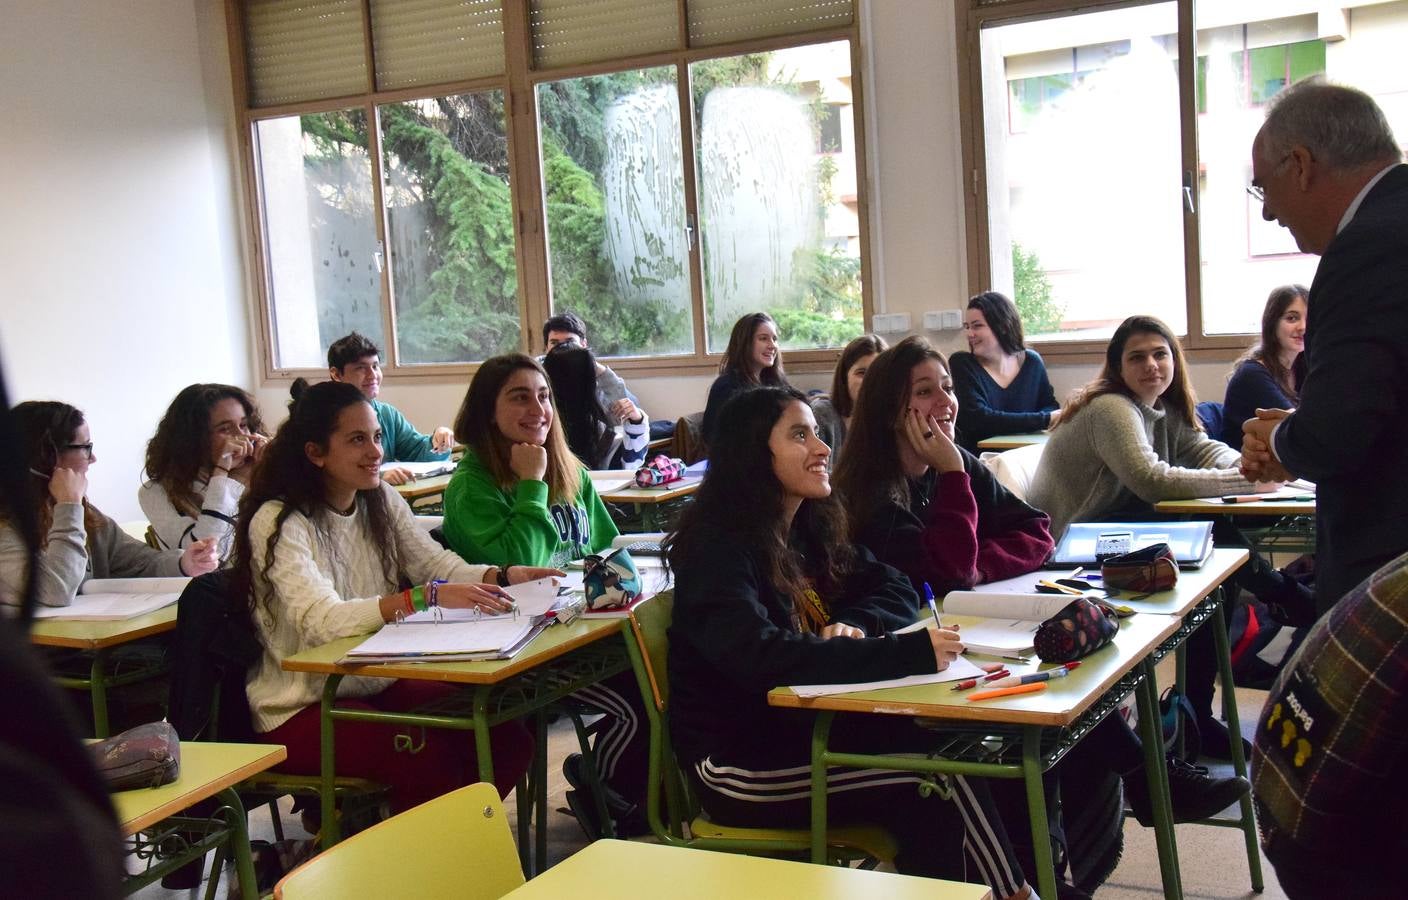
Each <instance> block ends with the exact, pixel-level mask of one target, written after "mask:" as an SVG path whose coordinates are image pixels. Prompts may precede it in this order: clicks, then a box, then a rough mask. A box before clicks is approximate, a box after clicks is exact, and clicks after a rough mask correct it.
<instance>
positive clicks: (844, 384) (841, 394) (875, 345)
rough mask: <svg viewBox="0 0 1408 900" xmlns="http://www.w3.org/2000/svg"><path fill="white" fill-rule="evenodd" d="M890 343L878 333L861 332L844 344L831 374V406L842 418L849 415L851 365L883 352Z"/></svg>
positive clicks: (850, 408) (847, 417) (850, 410)
mask: <svg viewBox="0 0 1408 900" xmlns="http://www.w3.org/2000/svg"><path fill="white" fill-rule="evenodd" d="M889 346H890V345H889V344H887V343H885V339H884V338H882V337H881V336H880V335H878V334H863V335H861V336H860V337H858V338H856V339H854V340H852V341H851V342H850V343H849V344H847V345H846V349H844V350H842V351H841V358H840V359H838V360H836V371H835V372H834V373H832V375H831V406H832V408H834V409H835V410H836V414H837V415H839V416H841V417H842V418H845V419H849V418H850V417H851V412H852V405H851V385H850V381H849V379H850V377H851V367H852V366H854V365H855V364H856V361H857V360H860V359H863V358H864V357H867V356H870V355H871V354H873V353H883V352H885V350H886V349H888V347H889Z"/></svg>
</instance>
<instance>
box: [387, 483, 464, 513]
mask: <svg viewBox="0 0 1408 900" xmlns="http://www.w3.org/2000/svg"><path fill="white" fill-rule="evenodd" d="M452 477H453V476H452V475H450V474H445V475H434V476H432V477H430V478H417V479H416V480H415V481H408V482H406V483H405V484H398V485H394V487H395V488H396V493H398V494H400V495H401V496H402V497H403V498H405V500H406V502H407V503H409V504H410V505H411V509H413V510H415V512H416V513H417V514H418V515H424V516H432V515H433V516H438V515H441V514H442V513H443V511H444V509H445V487H446V486H447V485H448V484H449V483H450V478H452Z"/></svg>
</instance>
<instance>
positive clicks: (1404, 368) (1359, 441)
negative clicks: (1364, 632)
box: [1276, 165, 1408, 612]
mask: <svg viewBox="0 0 1408 900" xmlns="http://www.w3.org/2000/svg"><path fill="white" fill-rule="evenodd" d="M1309 307H1310V310H1309V318H1308V321H1307V323H1306V351H1305V353H1306V359H1307V361H1308V365H1307V371H1306V377H1305V382H1304V384H1303V386H1302V390H1301V397H1300V406H1299V407H1298V408H1297V410H1296V413H1295V415H1293V416H1291V417H1290V418H1288V419H1287V420H1286V421H1285V423H1284V424H1283V425H1282V426H1281V428H1280V431H1279V432H1278V433H1277V440H1276V449H1277V452H1278V454H1279V455H1280V457H1281V461H1282V462H1283V463H1284V464H1285V465H1286V468H1288V469H1290V471H1292V472H1294V473H1295V474H1296V475H1298V476H1300V477H1302V478H1309V479H1310V480H1311V481H1314V482H1316V484H1317V485H1318V486H1319V490H1318V493H1317V498H1316V523H1315V525H1316V531H1315V544H1316V585H1315V590H1316V605H1317V606H1318V607H1319V609H1320V610H1321V612H1323V611H1324V610H1326V609H1328V608H1329V607H1330V606H1331V605H1332V604H1334V603H1335V601H1337V600H1339V599H1340V598H1341V597H1343V596H1344V595H1345V594H1347V593H1348V592H1349V591H1350V590H1352V589H1353V588H1354V587H1355V586H1356V585H1358V584H1359V582H1360V581H1363V580H1364V579H1365V578H1366V577H1368V576H1369V575H1370V574H1371V573H1372V572H1373V571H1374V570H1375V569H1377V568H1379V567H1380V566H1381V565H1383V564H1384V563H1387V562H1388V561H1389V560H1391V559H1393V558H1394V557H1396V556H1397V555H1398V554H1400V553H1403V552H1404V551H1405V550H1408V165H1400V166H1398V167H1396V168H1394V169H1392V170H1391V171H1389V172H1388V174H1386V175H1385V176H1384V177H1383V178H1382V179H1380V180H1379V183H1378V184H1376V185H1374V189H1373V190H1372V191H1370V192H1369V194H1368V195H1367V196H1366V197H1365V198H1364V202H1363V204H1362V205H1361V206H1360V207H1359V211H1358V212H1357V213H1356V214H1355V216H1354V218H1353V219H1352V220H1351V221H1350V223H1349V226H1348V227H1347V228H1345V230H1344V231H1342V232H1340V234H1339V235H1337V236H1336V237H1335V239H1334V240H1333V241H1331V242H1330V246H1329V247H1328V248H1326V250H1325V254H1324V256H1323V257H1322V258H1321V260H1320V266H1319V268H1318V269H1316V271H1315V281H1314V282H1313V283H1312V284H1311V286H1310V303H1309Z"/></svg>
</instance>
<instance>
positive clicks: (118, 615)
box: [34, 578, 191, 622]
mask: <svg viewBox="0 0 1408 900" xmlns="http://www.w3.org/2000/svg"><path fill="white" fill-rule="evenodd" d="M190 580H191V579H189V578H90V579H88V580H87V581H85V582H84V583H83V586H82V587H81V588H79V589H78V596H77V597H74V598H73V602H72V603H70V604H69V605H68V606H41V607H39V608H38V609H36V610H35V611H34V617H35V618H36V619H57V620H60V621H73V622H114V621H120V620H122V619H134V618H136V617H137V616H144V615H146V614H147V613H149V612H156V611H157V610H158V609H162V608H163V607H167V606H170V605H171V604H173V603H175V602H176V598H177V597H179V596H180V595H181V591H183V590H185V588H186V585H187V584H188V583H189V582H190Z"/></svg>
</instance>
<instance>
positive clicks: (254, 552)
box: [234, 381, 560, 811]
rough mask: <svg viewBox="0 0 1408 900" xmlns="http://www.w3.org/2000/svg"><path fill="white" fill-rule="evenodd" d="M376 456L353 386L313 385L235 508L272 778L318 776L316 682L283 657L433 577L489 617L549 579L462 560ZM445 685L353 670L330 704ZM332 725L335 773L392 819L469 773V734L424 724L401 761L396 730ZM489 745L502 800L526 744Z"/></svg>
mask: <svg viewBox="0 0 1408 900" xmlns="http://www.w3.org/2000/svg"><path fill="white" fill-rule="evenodd" d="M383 458H384V454H383V451H382V433H381V427H380V425H379V423H378V421H377V415H376V412H375V410H374V409H373V408H372V405H371V403H370V402H369V401H368V400H367V399H366V397H365V396H364V395H363V394H362V392H361V391H360V390H358V389H357V388H356V387H355V386H353V385H350V384H343V383H339V382H333V381H329V382H323V383H322V384H316V385H313V386H311V387H309V388H307V390H305V391H304V392H303V393H302V394H301V396H299V398H298V399H296V400H295V401H294V403H293V405H292V406H291V407H290V408H289V418H288V420H287V421H286V422H284V424H283V425H282V426H281V427H280V428H279V430H278V433H277V434H275V435H274V438H273V440H271V441H270V442H269V446H268V447H267V448H266V449H265V451H264V459H263V460H262V461H261V463H260V465H259V467H258V468H257V469H256V470H255V472H254V478H253V480H252V481H251V483H250V486H249V489H248V490H247V491H245V494H244V497H243V498H242V499H241V500H240V517H239V527H238V530H237V532H236V539H235V559H236V566H235V569H234V576H235V578H234V583H235V589H236V591H238V592H240V593H237V596H246V597H248V598H249V604H250V612H251V614H252V616H253V619H254V623H255V626H256V627H257V628H258V630H259V633H260V636H261V638H262V642H263V644H264V653H263V655H262V656H261V658H260V660H259V662H258V663H256V664H255V667H254V669H253V670H252V671H251V672H250V675H249V678H248V680H247V681H246V683H245V691H246V693H247V694H248V696H249V707H250V713H251V714H252V717H253V721H254V729H255V731H256V732H257V733H258V734H259V736H260V739H261V740H266V741H268V742H270V743H277V744H283V745H285V746H286V747H287V748H288V759H287V760H286V761H285V762H284V763H282V764H280V766H279V769H280V771H284V772H289V773H292V774H299V775H311V774H316V773H317V772H319V771H320V770H321V764H320V751H319V748H320V731H321V728H320V721H319V720H320V714H319V701H320V699H321V696H322V690H323V683H324V677H323V676H321V675H314V674H309V673H303V672H289V671H286V670H285V669H284V668H283V667H282V663H283V661H284V660H285V659H286V658H288V657H289V656H292V655H293V654H295V653H299V652H301V651H303V650H308V649H311V648H313V647H317V646H320V645H322V644H326V643H327V642H329V641H334V640H337V639H338V638H345V637H352V636H354V635H360V634H367V633H369V632H373V631H376V630H377V629H379V628H380V627H381V626H382V625H383V624H384V623H386V622H390V621H392V620H393V619H394V618H395V617H396V616H397V614H398V613H413V612H415V611H417V610H419V609H423V608H425V605H426V600H425V594H426V593H427V592H428V591H429V589H430V588H429V586H428V582H430V581H432V580H443V581H445V582H447V583H443V584H439V585H437V586H436V592H437V594H438V600H439V603H440V605H442V606H445V607H449V608H477V609H479V610H482V611H483V612H486V613H500V612H504V611H505V610H507V609H508V608H509V606H510V604H509V601H508V600H507V598H505V597H504V596H503V594H502V588H501V587H499V584H505V585H506V584H510V583H519V582H523V581H530V580H533V579H536V578H540V577H544V576H546V575H549V574H553V570H550V569H540V568H526V567H521V566H515V567H512V568H507V569H502V568H500V567H498V566H484V565H471V564H469V563H466V562H465V561H464V560H463V559H462V558H460V557H459V556H457V555H456V554H455V553H454V552H452V551H450V550H445V549H443V548H441V547H440V546H439V545H438V544H436V543H435V541H434V540H432V539H431V537H430V535H429V534H428V533H427V532H426V531H425V530H424V529H422V528H421V527H420V526H419V525H417V524H416V523H415V521H414V519H413V517H412V515H411V510H410V507H409V506H407V505H406V503H405V501H404V500H402V499H401V498H400V497H399V496H398V495H397V494H396V491H395V489H394V488H392V487H390V486H389V485H387V484H385V483H383V482H382V480H381V476H380V474H379V466H380V465H381V461H382V459H383ZM557 574H560V573H557ZM408 585H410V586H411V587H407V586H408ZM454 691H455V687H454V686H453V685H448V684H440V683H436V682H426V681H393V680H390V679H386V678H374V677H361V676H359V677H352V678H345V679H343V681H342V682H341V684H340V685H339V687H338V696H339V698H341V699H340V701H339V702H340V705H342V706H349V707H354V708H364V709H366V708H375V709H381V710H408V709H413V708H415V707H418V706H422V705H424V704H425V703H427V702H430V701H433V700H436V699H438V698H440V697H442V696H444V695H446V694H450V693H453V692H454ZM335 727H336V729H337V748H338V752H337V769H338V772H339V773H340V774H344V775H353V776H358V777H363V778H370V779H373V780H376V781H380V782H383V783H385V784H388V785H390V787H391V804H392V807H393V809H394V810H396V811H400V810H404V809H409V808H410V807H412V806H415V805H416V804H419V803H423V802H425V801H426V800H430V799H431V798H433V797H436V796H439V795H440V794H443V793H445V792H447V791H450V790H453V789H454V788H457V787H460V786H462V785H465V784H469V783H471V782H473V781H475V780H476V779H477V777H478V761H477V757H476V755H475V750H474V738H473V736H472V735H470V734H466V733H465V732H463V731H451V730H443V729H433V728H432V729H427V730H426V734H425V743H424V746H423V747H422V749H421V750H420V751H419V752H418V753H417V754H416V758H415V759H414V760H407V759H406V757H405V754H403V753H398V752H396V750H395V744H394V742H393V737H394V735H395V734H396V732H397V731H399V730H400V727H399V726H396V725H388V724H384V723H380V722H352V721H340V722H338V723H337V724H336V726H335ZM490 743H491V745H492V747H493V755H494V781H495V784H496V785H497V786H498V788H499V793H500V794H501V795H503V794H507V793H508V791H509V790H510V789H512V787H513V786H514V784H516V783H517V781H518V779H519V778H520V777H521V776H522V775H523V773H524V772H526V771H527V769H528V763H529V760H530V759H531V757H532V752H533V751H532V739H531V738H530V736H529V734H528V732H527V729H525V728H524V727H523V726H522V725H521V724H520V723H517V722H511V723H506V724H504V725H499V726H497V727H495V728H493V729H491V730H490Z"/></svg>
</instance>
